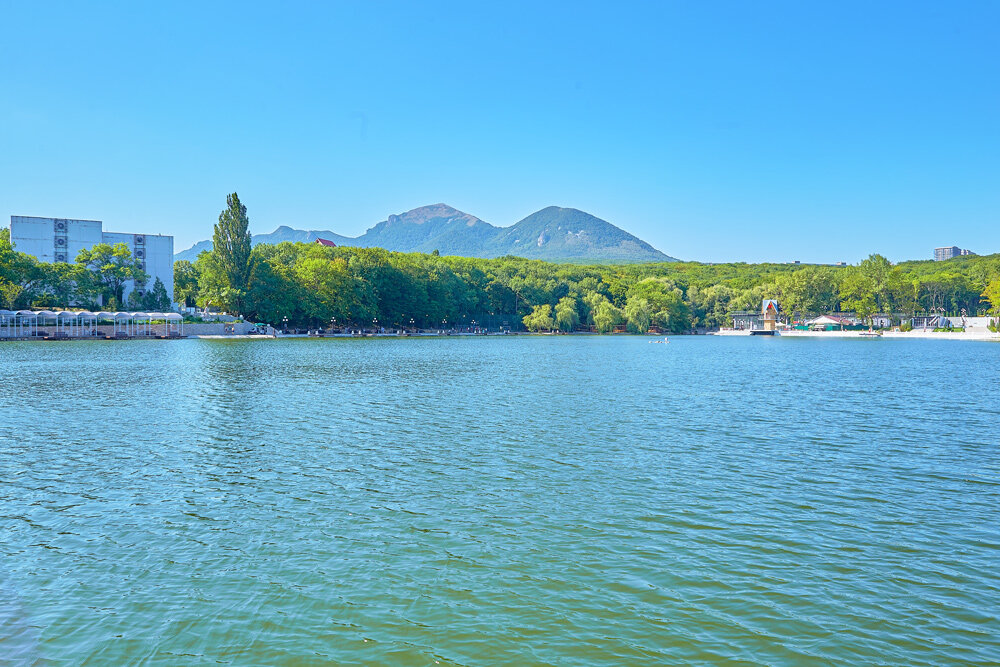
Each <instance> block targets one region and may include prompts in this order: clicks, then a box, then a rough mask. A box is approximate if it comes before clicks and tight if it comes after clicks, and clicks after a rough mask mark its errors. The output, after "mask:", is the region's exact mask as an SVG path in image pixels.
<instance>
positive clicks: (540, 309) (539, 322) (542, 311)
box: [523, 303, 556, 331]
mask: <svg viewBox="0 0 1000 667" xmlns="http://www.w3.org/2000/svg"><path fill="white" fill-rule="evenodd" d="M523 321H524V326H525V327H527V328H528V329H529V330H531V331H543V330H544V331H551V330H552V329H553V328H554V327H555V325H556V322H555V320H554V319H552V306H551V305H550V304H547V303H543V304H542V305H540V306H535V307H534V308H533V309H532V311H531V312H530V313H529V314H527V315H525V316H524V318H523Z"/></svg>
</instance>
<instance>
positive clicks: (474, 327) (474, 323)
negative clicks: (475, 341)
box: [472, 320, 476, 333]
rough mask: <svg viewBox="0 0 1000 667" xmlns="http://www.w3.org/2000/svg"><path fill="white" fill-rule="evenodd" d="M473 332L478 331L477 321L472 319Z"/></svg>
mask: <svg viewBox="0 0 1000 667" xmlns="http://www.w3.org/2000/svg"><path fill="white" fill-rule="evenodd" d="M472 333H476V321H475V320H472Z"/></svg>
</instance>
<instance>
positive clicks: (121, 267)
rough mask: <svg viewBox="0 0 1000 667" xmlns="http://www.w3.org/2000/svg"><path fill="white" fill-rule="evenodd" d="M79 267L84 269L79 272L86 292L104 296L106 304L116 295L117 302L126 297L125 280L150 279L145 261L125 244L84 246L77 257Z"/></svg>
mask: <svg viewBox="0 0 1000 667" xmlns="http://www.w3.org/2000/svg"><path fill="white" fill-rule="evenodd" d="M76 263H77V266H79V267H81V268H83V269H84V270H85V272H81V273H80V274H79V278H80V283H81V284H82V285H83V286H84V289H85V291H88V292H92V293H94V294H95V295H96V296H99V297H101V298H102V299H103V302H104V303H105V304H107V303H110V300H111V299H112V298H113V299H115V301H116V302H117V303H121V302H122V300H123V299H124V295H123V293H122V292H123V291H124V289H125V283H126V282H128V281H129V280H136V281H143V280H145V279H146V278H147V276H146V274H145V272H143V270H142V263H141V262H140V261H139V260H137V259H134V258H133V257H132V252H131V251H130V250H129V249H128V246H126V245H125V244H124V243H116V244H114V245H113V246H112V245H108V244H107V243H98V244H97V245H95V246H93V247H92V248H85V249H83V250H81V251H80V253H79V254H78V255H77V256H76Z"/></svg>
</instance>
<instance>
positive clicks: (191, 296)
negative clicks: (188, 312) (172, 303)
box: [174, 260, 198, 306]
mask: <svg viewBox="0 0 1000 667" xmlns="http://www.w3.org/2000/svg"><path fill="white" fill-rule="evenodd" d="M174 298H175V299H177V303H179V304H181V305H182V306H193V305H195V303H196V301H197V299H198V270H197V269H196V268H195V267H194V265H193V264H191V262H188V261H185V260H178V261H176V262H174Z"/></svg>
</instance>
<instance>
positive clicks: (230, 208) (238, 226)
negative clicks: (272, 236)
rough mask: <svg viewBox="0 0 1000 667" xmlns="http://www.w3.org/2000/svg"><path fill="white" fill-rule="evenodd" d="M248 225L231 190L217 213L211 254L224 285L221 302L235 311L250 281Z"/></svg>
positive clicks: (241, 304) (240, 307)
mask: <svg viewBox="0 0 1000 667" xmlns="http://www.w3.org/2000/svg"><path fill="white" fill-rule="evenodd" d="M249 227H250V220H249V219H248V218H247V207H246V206H244V205H243V204H242V203H241V202H240V198H239V196H238V195H237V194H236V193H235V192H234V193H232V194H231V195H227V196H226V208H225V209H223V211H222V213H220V214H219V222H218V223H217V224H216V225H215V233H214V234H213V235H212V254H213V255H214V256H215V258H216V261H217V263H218V266H219V268H220V270H221V271H222V274H223V276H224V277H225V280H226V283H227V286H228V291H227V292H226V293H225V294H224V298H225V301H226V303H225V305H226V306H227V307H228V308H229V309H230V310H233V311H235V312H236V313H237V314H242V313H243V310H244V302H245V300H246V293H247V290H248V289H249V282H250V250H251V247H250V231H249Z"/></svg>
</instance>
